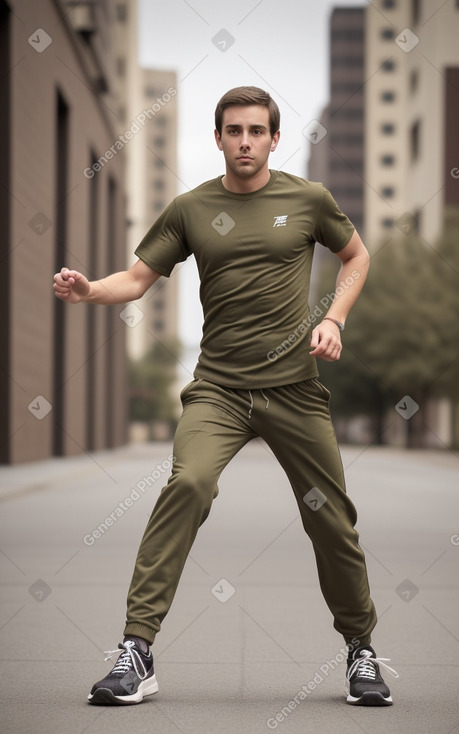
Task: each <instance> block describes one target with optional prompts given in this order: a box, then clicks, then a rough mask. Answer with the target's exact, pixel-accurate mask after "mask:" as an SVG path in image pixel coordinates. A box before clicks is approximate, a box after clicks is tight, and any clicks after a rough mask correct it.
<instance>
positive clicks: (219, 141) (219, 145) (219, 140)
mask: <svg viewBox="0 0 459 734" xmlns="http://www.w3.org/2000/svg"><path fill="white" fill-rule="evenodd" d="M214 135H215V142H216V143H217V148H218V149H219V150H223V144H222V139H221V135H220V133H219V132H218V130H214Z"/></svg>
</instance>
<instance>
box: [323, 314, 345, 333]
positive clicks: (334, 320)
mask: <svg viewBox="0 0 459 734" xmlns="http://www.w3.org/2000/svg"><path fill="white" fill-rule="evenodd" d="M325 319H328V321H333V323H334V324H336V325H337V327H338V329H339V330H340V331H344V324H342V323H341V321H337V320H336V319H332V317H331V316H324V317H323V319H322V321H325Z"/></svg>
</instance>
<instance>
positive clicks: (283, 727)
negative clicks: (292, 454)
mask: <svg viewBox="0 0 459 734" xmlns="http://www.w3.org/2000/svg"><path fill="white" fill-rule="evenodd" d="M171 450H172V447H171V445H170V444H151V445H145V446H144V445H142V446H141V445H138V446H131V447H127V448H123V449H119V450H116V451H112V452H102V453H98V454H94V455H93V456H92V457H89V456H84V457H79V458H75V459H66V460H61V459H55V460H51V461H47V462H41V463H37V464H31V465H26V466H21V467H4V468H0V485H1V487H2V491H1V527H2V535H1V537H2V540H1V544H0V568H1V580H2V599H1V606H0V634H1V643H2V645H1V653H0V658H1V664H2V677H1V680H2V685H3V698H2V714H1V731H2V732H3V734H13V733H14V734H26V733H28V732H30V733H31V734H32V732H33V734H45V732H46V734H54V732H56V733H58V734H83V733H84V732H85V733H86V732H87V733H88V734H96V733H97V734H99V733H100V734H104V733H105V732H111V733H118V732H133V731H137V732H140V731H146V732H147V731H148V732H160V733H161V734H176V733H177V732H182V733H183V734H195V733H196V734H197V733H198V732H199V733H203V734H214V732H215V733H217V732H218V733H220V732H221V733H222V734H226V733H228V734H229V733H230V732H231V734H233V733H234V732H238V734H263V733H265V734H267V733H268V732H269V731H274V730H276V731H277V732H280V733H281V734H291V733H292V734H293V733H296V732H302V733H303V732H318V733H319V734H320V733H322V732H323V733H324V734H325V733H326V734H328V733H330V732H342V733H343V734H347V733H348V732H349V734H351V732H352V734H355V732H356V731H363V732H368V734H370V732H371V734H382V733H383V732H384V734H386V732H396V733H398V732H400V733H401V734H410V733H411V732H413V733H414V732H416V734H424V733H425V734H430V733H431V732H435V734H452V733H453V732H459V704H458V698H459V696H458V694H459V614H458V608H459V574H458V562H459V512H458V509H459V481H458V480H459V457H458V456H457V455H454V454H453V453H451V452H448V451H445V452H440V451H413V452H409V453H406V452H404V451H401V450H397V449H388V448H363V447H362V448H358V447H352V448H348V447H345V448H344V449H343V450H342V454H343V462H344V465H345V468H346V476H347V484H348V491H349V494H350V495H351V497H352V499H353V500H354V501H355V503H356V505H357V509H358V512H359V521H358V525H357V527H358V529H359V531H360V536H361V543H362V546H363V547H364V549H365V551H366V554H367V562H368V570H369V576H370V584H371V588H372V596H373V599H374V601H375V603H376V606H377V609H378V612H379V617H380V621H379V624H378V627H377V629H376V630H375V634H374V646H375V648H376V650H377V652H378V654H379V655H381V656H382V657H388V658H391V663H390V664H391V665H392V666H393V667H394V668H395V669H396V670H397V671H398V672H399V673H400V678H399V679H397V680H394V679H392V678H391V677H390V676H389V675H387V676H385V677H386V679H387V682H388V683H389V685H390V687H391V689H392V693H393V698H394V702H395V703H394V706H392V707H388V708H384V709H366V708H355V707H351V706H348V705H347V704H346V703H344V696H343V679H344V669H345V665H344V663H343V662H342V659H343V654H342V652H341V648H342V645H343V642H342V640H341V638H340V636H339V635H338V634H337V633H336V632H335V631H334V630H333V628H332V620H331V616H330V613H329V611H328V609H327V608H326V606H325V603H324V602H323V599H322V596H321V594H320V591H319V588H318V582H317V575H316V569H315V563H314V559H313V554H312V549H311V546H310V542H309V540H308V539H307V538H306V537H305V535H304V532H303V530H302V527H301V524H300V522H299V519H298V511H297V509H296V506H295V502H294V500H293V495H292V493H291V490H290V487H289V485H288V482H287V479H286V477H285V475H284V474H283V471H282V470H281V469H280V467H279V466H278V465H277V463H276V461H275V460H274V458H273V456H272V455H271V453H270V451H269V450H268V449H267V447H266V446H265V445H264V444H263V443H261V442H252V443H251V444H249V445H248V446H247V447H246V448H245V449H244V450H243V451H242V452H241V453H240V454H239V455H238V456H237V457H236V459H235V460H234V461H233V462H232V463H231V464H230V465H229V466H228V467H227V469H226V470H225V472H224V473H223V475H222V478H221V482H220V495H219V497H218V498H217V500H216V501H215V503H214V506H213V508H212V512H211V515H210V517H209V519H208V521H207V522H206V523H205V524H204V526H203V527H202V528H201V530H200V533H199V535H198V539H197V541H196V543H195V545H194V547H193V549H192V553H191V556H190V558H189V560H188V563H187V565H186V568H185V571H184V575H183V577H182V582H181V585H180V586H179V590H178V592H177V596H176V598H175V601H174V604H173V606H172V610H171V612H170V614H169V615H168V617H167V618H166V620H165V622H164V625H163V629H162V631H161V633H160V634H159V635H158V638H157V641H156V643H155V646H154V653H155V661H156V672H157V677H158V682H159V693H158V694H157V695H156V696H153V697H151V698H149V699H146V700H145V701H144V703H142V704H141V705H140V706H132V707H125V708H108V707H107V708H106V707H95V706H90V705H88V704H87V703H86V696H87V693H88V691H89V689H90V687H91V685H92V683H93V682H94V681H95V680H97V679H99V678H101V677H103V675H104V674H105V673H106V671H108V670H109V669H110V667H111V664H112V663H104V659H103V654H102V651H103V650H107V649H114V648H116V646H117V643H118V642H119V640H120V638H121V632H122V627H123V623H124V607H125V597H126V591H127V586H128V582H129V579H130V575H131V572H132V568H133V563H134V559H135V554H136V550H137V546H138V543H139V540H140V537H141V534H142V532H143V529H144V526H145V524H146V522H147V519H148V516H149V514H150V511H151V508H152V506H153V504H154V501H155V499H156V497H157V495H158V493H159V491H160V489H161V487H162V486H163V482H164V479H165V478H167V474H168V466H169V465H168V462H169V461H170V459H169V457H170V454H171ZM128 500H130V501H128ZM107 518H108V519H109V520H110V519H111V522H107ZM301 690H303V691H305V690H307V697H306V698H305V700H301V699H300V698H298V695H297V694H298V693H299V692H300V691H301ZM295 696H297V703H295V700H294V697H295ZM289 704H290V705H289Z"/></svg>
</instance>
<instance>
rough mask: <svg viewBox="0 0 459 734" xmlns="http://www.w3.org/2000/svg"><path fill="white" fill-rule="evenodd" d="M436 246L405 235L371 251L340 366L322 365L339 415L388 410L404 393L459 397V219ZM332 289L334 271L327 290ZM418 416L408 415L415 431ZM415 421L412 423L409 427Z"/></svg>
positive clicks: (377, 416) (378, 416) (375, 415)
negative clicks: (368, 265)
mask: <svg viewBox="0 0 459 734" xmlns="http://www.w3.org/2000/svg"><path fill="white" fill-rule="evenodd" d="M452 221H453V225H452V224H451V221H450V222H449V225H448V227H447V228H445V234H444V235H443V237H442V238H441V240H440V241H439V242H438V243H437V246H436V247H432V246H431V245H430V244H429V243H427V242H426V241H425V240H423V239H421V238H420V237H417V236H414V235H413V236H403V235H400V236H399V237H397V238H396V239H393V240H391V241H389V242H388V243H387V244H385V245H383V246H382V247H381V248H380V249H379V250H377V251H376V252H374V253H373V254H372V258H371V266H370V273H369V276H368V279H367V282H366V284H365V287H364V290H363V291H362V293H361V295H360V297H359V299H358V301H357V304H356V305H355V306H354V308H353V310H352V312H351V314H350V316H349V319H348V322H347V328H346V331H345V333H344V338H343V343H344V349H343V353H342V357H341V360H340V362H339V363H338V364H330V363H322V362H320V364H319V368H320V372H321V376H322V378H323V380H324V382H326V383H327V384H328V385H329V386H330V388H331V389H332V391H333V404H334V412H335V414H339V415H343V416H352V415H359V414H360V415H362V414H366V415H371V416H372V417H373V418H374V419H375V421H376V424H379V425H380V424H381V420H382V419H381V414H382V413H383V412H384V410H385V409H386V408H387V407H388V406H394V405H395V404H396V403H397V402H398V400H400V399H401V398H402V397H403V396H404V395H410V396H411V397H412V398H413V399H414V400H416V402H417V403H419V404H420V405H422V404H423V403H424V402H425V399H426V397H428V396H431V395H436V396H442V397H443V396H449V397H452V398H455V399H456V400H457V399H458V397H459V380H458V379H457V374H458V366H459V236H458V235H459V217H457V213H456V217H455V218H453V219H452ZM330 289H331V290H333V284H332V283H331V282H330V273H327V274H325V276H324V281H323V283H322V287H321V291H322V292H328V291H330ZM418 420H419V416H418V417H417V418H416V417H415V420H411V421H407V431H408V433H410V431H411V430H412V428H413V426H416V423H417V421H418ZM408 424H410V425H409V426H408Z"/></svg>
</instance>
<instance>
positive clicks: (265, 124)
mask: <svg viewBox="0 0 459 734" xmlns="http://www.w3.org/2000/svg"><path fill="white" fill-rule="evenodd" d="M215 140H216V141H217V145H218V147H219V148H220V150H222V151H223V154H224V156H225V162H226V166H227V168H228V169H229V170H230V171H231V172H232V173H233V174H234V175H235V176H238V177H239V178H244V179H247V178H251V177H252V176H255V175H256V174H257V173H258V172H259V171H260V170H261V169H262V168H263V167H265V166H266V167H267V161H268V157H269V154H270V153H271V152H272V151H273V150H275V149H276V146H277V143H278V140H279V132H276V133H275V135H274V137H271V133H270V131H269V110H268V108H267V107H264V106H263V105H250V106H247V107H246V106H241V105H235V106H234V107H227V108H226V110H225V111H224V112H223V120H222V134H221V136H220V135H219V134H218V132H217V130H216V131H215Z"/></svg>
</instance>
